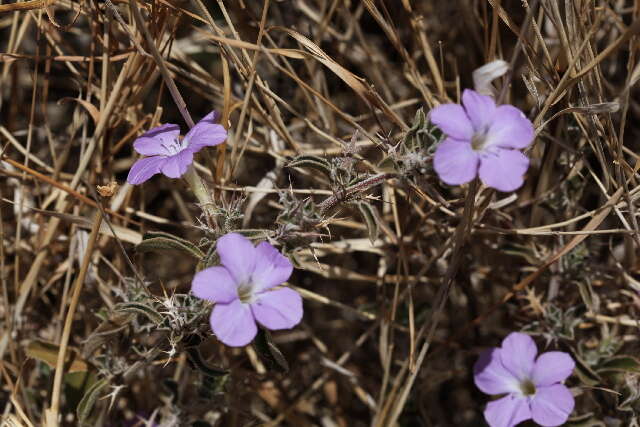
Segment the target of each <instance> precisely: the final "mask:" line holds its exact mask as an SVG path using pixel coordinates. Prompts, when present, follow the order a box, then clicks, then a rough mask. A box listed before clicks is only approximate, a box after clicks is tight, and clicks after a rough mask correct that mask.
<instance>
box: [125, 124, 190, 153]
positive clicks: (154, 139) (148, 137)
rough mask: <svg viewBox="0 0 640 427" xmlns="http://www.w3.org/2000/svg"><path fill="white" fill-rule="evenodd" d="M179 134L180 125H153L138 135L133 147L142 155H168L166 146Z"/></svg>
mask: <svg viewBox="0 0 640 427" xmlns="http://www.w3.org/2000/svg"><path fill="white" fill-rule="evenodd" d="M179 136H180V127H179V126H178V125H174V124H172V123H167V124H164V125H162V126H158V127H155V128H153V129H151V130H149V131H147V132H145V133H144V134H142V135H140V137H138V138H137V139H136V140H135V141H134V142H133V148H134V149H135V150H136V151H137V152H138V153H140V154H142V155H143V156H168V155H169V154H171V153H170V152H169V149H168V148H167V147H168V145H169V144H171V143H174V141H176V140H177V139H178V137H179Z"/></svg>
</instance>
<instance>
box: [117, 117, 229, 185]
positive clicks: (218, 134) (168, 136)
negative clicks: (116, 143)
mask: <svg viewBox="0 0 640 427" xmlns="http://www.w3.org/2000/svg"><path fill="white" fill-rule="evenodd" d="M219 119H220V114H219V113H218V112H216V111H212V112H210V113H209V114H207V115H206V116H205V117H204V118H203V119H202V120H200V121H199V122H198V123H197V124H196V125H195V126H194V127H193V128H192V129H191V130H190V131H189V132H188V133H187V134H186V135H185V137H184V138H183V139H182V140H181V139H180V127H179V126H178V125H174V124H170V123H168V124H165V125H162V126H158V127H155V128H153V129H151V130H150V131H147V132H146V133H144V134H143V135H141V136H140V137H139V138H138V139H136V140H135V141H134V143H133V148H135V150H136V151H137V152H138V153H140V154H142V155H143V156H149V157H145V158H142V159H140V160H138V161H137V162H135V163H134V164H133V166H132V167H131V170H130V171H129V176H128V177H127V182H129V183H130V184H142V183H143V182H145V181H146V180H148V179H149V178H151V177H152V176H153V175H155V174H157V173H160V172H162V173H163V174H164V175H165V176H167V177H169V178H180V177H181V176H182V175H184V173H185V172H186V171H187V168H188V167H189V165H191V163H193V153H197V152H198V151H200V149H201V148H203V147H207V146H209V147H211V146H214V145H218V144H221V143H222V142H224V140H225V139H227V131H226V130H225V128H224V127H223V126H222V125H219V124H218V123H216V122H217V121H218V120H219Z"/></svg>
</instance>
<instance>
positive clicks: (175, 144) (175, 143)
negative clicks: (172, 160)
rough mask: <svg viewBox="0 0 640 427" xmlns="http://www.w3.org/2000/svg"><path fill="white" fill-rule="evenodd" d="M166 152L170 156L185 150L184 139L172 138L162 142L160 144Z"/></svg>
mask: <svg viewBox="0 0 640 427" xmlns="http://www.w3.org/2000/svg"><path fill="white" fill-rule="evenodd" d="M160 145H161V146H162V147H163V148H164V149H165V150H167V152H169V155H170V156H173V155H175V154H178V153H179V152H181V151H182V150H184V149H185V148H187V143H186V142H185V140H184V138H183V139H182V140H181V139H180V138H174V139H172V140H162V143H161V144H160Z"/></svg>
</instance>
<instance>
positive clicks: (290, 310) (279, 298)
mask: <svg viewBox="0 0 640 427" xmlns="http://www.w3.org/2000/svg"><path fill="white" fill-rule="evenodd" d="M251 311H252V312H253V315H254V316H255V318H256V320H257V321H258V322H260V324H262V325H263V326H264V327H265V328H267V329H272V330H277V329H291V328H293V327H294V326H295V325H297V324H298V323H300V320H302V297H301V296H300V294H299V293H297V292H296V291H294V290H293V289H289V288H282V289H278V290H275V291H267V292H264V293H261V294H260V296H259V297H258V300H257V301H256V302H254V303H253V304H251Z"/></svg>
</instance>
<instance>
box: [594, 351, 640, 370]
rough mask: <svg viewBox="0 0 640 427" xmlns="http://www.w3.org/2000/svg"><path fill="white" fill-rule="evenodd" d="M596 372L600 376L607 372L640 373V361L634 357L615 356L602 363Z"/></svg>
mask: <svg viewBox="0 0 640 427" xmlns="http://www.w3.org/2000/svg"><path fill="white" fill-rule="evenodd" d="M596 371H597V372H598V373H599V374H602V373H606V372H632V373H640V361H639V360H638V359H636V358H635V357H632V356H626V355H625V356H614V357H612V358H610V359H607V360H605V361H604V362H603V363H600V364H599V365H598V367H597V368H596Z"/></svg>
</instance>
